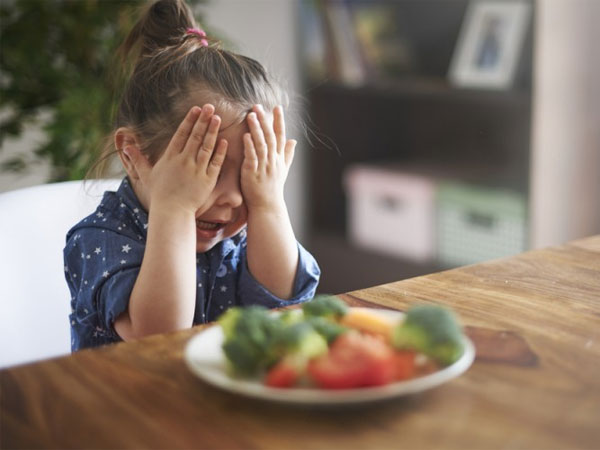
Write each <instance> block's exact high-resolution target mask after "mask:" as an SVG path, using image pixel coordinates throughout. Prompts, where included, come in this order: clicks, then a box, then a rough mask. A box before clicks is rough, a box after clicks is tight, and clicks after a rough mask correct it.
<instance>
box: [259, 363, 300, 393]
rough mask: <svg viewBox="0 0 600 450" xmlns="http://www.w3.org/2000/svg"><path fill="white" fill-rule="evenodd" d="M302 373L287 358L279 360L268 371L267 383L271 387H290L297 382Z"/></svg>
mask: <svg viewBox="0 0 600 450" xmlns="http://www.w3.org/2000/svg"><path fill="white" fill-rule="evenodd" d="M299 377H300V374H299V373H298V370H297V369H296V368H295V367H293V366H292V365H290V364H289V363H287V361H285V360H281V361H279V362H278V363H277V364H275V365H274V366H273V367H271V369H269V371H268V372H267V376H266V377H265V384H266V385H267V386H271V387H277V388H288V387H291V386H293V385H294V384H296V381H298V378H299Z"/></svg>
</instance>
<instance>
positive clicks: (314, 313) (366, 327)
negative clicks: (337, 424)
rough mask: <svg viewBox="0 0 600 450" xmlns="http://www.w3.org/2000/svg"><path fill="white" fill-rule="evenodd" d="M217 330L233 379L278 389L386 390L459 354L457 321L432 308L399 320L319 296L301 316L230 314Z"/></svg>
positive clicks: (253, 311) (253, 309)
mask: <svg viewBox="0 0 600 450" xmlns="http://www.w3.org/2000/svg"><path fill="white" fill-rule="evenodd" d="M218 322H219V324H220V325H221V328H222V330H223V335H224V342H223V352H224V354H225V357H226V360H227V364H228V368H229V372H230V373H231V374H232V375H233V376H240V377H254V378H258V379H261V380H263V382H264V384H266V385H267V386H270V387H275V388H290V387H294V386H313V387H318V388H323V389H352V388H363V387H369V386H382V385H386V384H389V383H393V382H396V381H401V380H406V379H410V378H414V377H418V376H422V375H424V374H426V373H429V372H431V371H435V370H438V369H439V368H442V367H444V366H446V365H449V364H452V363H453V362H455V361H456V360H457V359H458V358H460V356H461V354H462V330H461V328H460V326H459V324H458V322H457V321H456V318H455V316H454V315H453V314H452V313H451V312H450V311H449V310H447V309H445V308H443V307H440V306H435V305H418V306H414V307H412V308H410V309H409V310H408V311H407V312H406V314H405V315H404V316H403V317H400V318H396V317H395V316H390V315H389V314H385V313H384V314H382V313H381V312H378V310H376V309H372V310H371V309H369V308H351V307H348V306H347V305H346V304H345V303H344V302H343V301H341V300H340V299H339V298H337V297H334V296H317V297H315V298H314V299H313V300H311V301H309V302H307V303H304V304H303V305H302V308H301V309H293V310H285V311H277V312H273V311H270V310H268V309H267V308H265V307H261V306H250V307H245V308H242V307H234V308H230V309H229V310H227V311H226V312H225V313H224V314H223V315H222V316H221V317H220V318H219V320H218Z"/></svg>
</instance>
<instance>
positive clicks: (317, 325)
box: [306, 317, 349, 344]
mask: <svg viewBox="0 0 600 450" xmlns="http://www.w3.org/2000/svg"><path fill="white" fill-rule="evenodd" d="M306 321H307V322H308V323H310V324H311V325H312V327H313V328H314V329H315V331H316V332H317V333H319V334H320V335H321V336H323V337H324V338H325V340H326V341H327V343H328V344H331V343H332V342H333V341H335V340H336V338H337V337H338V336H339V335H340V334H342V333H345V332H346V331H348V329H349V328H348V327H345V326H343V325H340V324H339V323H337V322H333V321H331V320H328V319H325V318H324V317H308V318H307V319H306Z"/></svg>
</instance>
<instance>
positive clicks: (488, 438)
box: [0, 236, 600, 449]
mask: <svg viewBox="0 0 600 450" xmlns="http://www.w3.org/2000/svg"><path fill="white" fill-rule="evenodd" d="M341 298H343V299H344V300H346V301H347V302H348V303H350V304H353V305H369V306H376V307H377V306H381V307H385V308H394V309H400V310H404V309H406V308H407V307H408V306H409V305H411V304H413V303H417V302H436V303H442V304H446V305H449V306H451V307H452V308H453V309H454V310H455V311H456V312H457V313H458V314H459V316H460V317H461V319H462V322H463V324H464V325H465V326H466V330H467V332H468V334H469V335H470V336H471V338H472V339H473V340H474V342H475V344H476V347H477V351H478V356H477V359H476V361H475V363H474V364H473V366H472V367H471V368H470V369H469V370H468V371H467V372H466V373H465V374H464V375H462V376H461V377H459V378H457V379H455V380H453V381H451V382H449V383H447V384H445V385H443V386H440V387H438V388H436V389H433V390H430V391H427V392H424V393H421V394H417V395H413V396H409V397H403V398H399V399H396V400H394V401H389V402H384V403H378V404H374V405H371V406H363V407H354V408H348V407H345V408H343V409H338V410H332V409H315V408H308V407H290V406H284V405H278V404H270V403H267V402H261V401H258V400H250V399H245V398H241V397H237V396H235V395H233V394H228V393H225V392H221V391H219V390H217V389H214V388H212V387H210V386H208V385H205V384H204V383H203V382H201V381H200V380H199V379H197V378H196V377H195V376H194V375H192V373H191V372H190V371H189V370H188V369H187V368H186V366H185V364H184V362H183V359H182V352H183V349H184V346H185V344H186V342H187V341H188V339H189V338H190V337H191V336H192V335H194V333H197V332H198V330H199V328H194V329H192V330H187V331H184V332H178V333H174V334H169V335H160V336H153V337H150V338H147V339H144V340H141V341H137V342H132V343H124V344H119V345H114V346H109V347H106V348H101V349H96V350H88V351H81V352H79V353H77V354H75V355H72V356H67V357H63V358H58V359H54V360H49V361H45V362H40V363H35V364H30V365H25V366H21V367H14V368H10V369H6V370H4V371H2V372H0V377H1V391H0V395H1V397H0V401H1V410H2V414H1V423H0V425H1V427H0V436H1V438H0V439H1V442H0V444H1V445H0V446H1V447H2V448H18V447H44V448H52V447H58V448H73V447H77V448H83V447H85V448H89V447H94V448H125V447H135V448H180V447H186V448H229V449H231V448H272V449H282V448H301V449H306V448H328V449H333V448H339V449H346V448H365V449H384V448H410V449H416V448H461V449H466V448H477V449H494V448H502V449H551V448H557V449H573V448H581V449H583V448H589V449H591V448H600V236H595V237H591V238H587V239H583V240H579V241H575V242H572V243H569V244H566V245H563V246H560V247H555V248H549V249H544V250H539V251H532V252H528V253H524V254H522V255H519V256H516V257H513V258H508V259H504V260H498V261H492V262H488V263H483V264H476V265H473V266H468V267H463V268H459V269H455V270H450V271H446V272H441V273H435V274H431V275H427V276H423V277H418V278H413V279H409V280H404V281H399V282H396V283H391V284H387V285H383V286H377V287H373V288H369V289H364V290H360V291H355V292H351V293H347V294H343V295H341ZM40 339H43V336H40Z"/></svg>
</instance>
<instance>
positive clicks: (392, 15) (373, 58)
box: [301, 0, 415, 86]
mask: <svg viewBox="0 0 600 450" xmlns="http://www.w3.org/2000/svg"><path fill="white" fill-rule="evenodd" d="M399 16H400V17H399ZM401 19H402V17H401V14H399V13H398V10H397V7H396V5H394V4H393V3H389V2H361V1H353V0H342V1H341V0H307V1H304V2H301V26H302V33H303V38H302V41H301V46H302V47H301V48H302V53H303V57H304V62H305V67H306V70H307V72H308V75H309V77H310V78H312V79H316V80H322V79H334V80H336V81H339V82H341V83H343V84H346V85H349V86H361V85H364V84H366V83H368V82H370V81H372V80H376V79H385V78H393V77H396V76H398V75H402V74H405V73H406V72H408V71H410V70H411V69H412V68H413V67H414V63H415V58H414V52H413V51H412V46H411V45H410V42H409V39H407V38H406V37H405V35H404V34H403V32H404V29H403V28H404V27H403V26H402V20H401Z"/></svg>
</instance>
